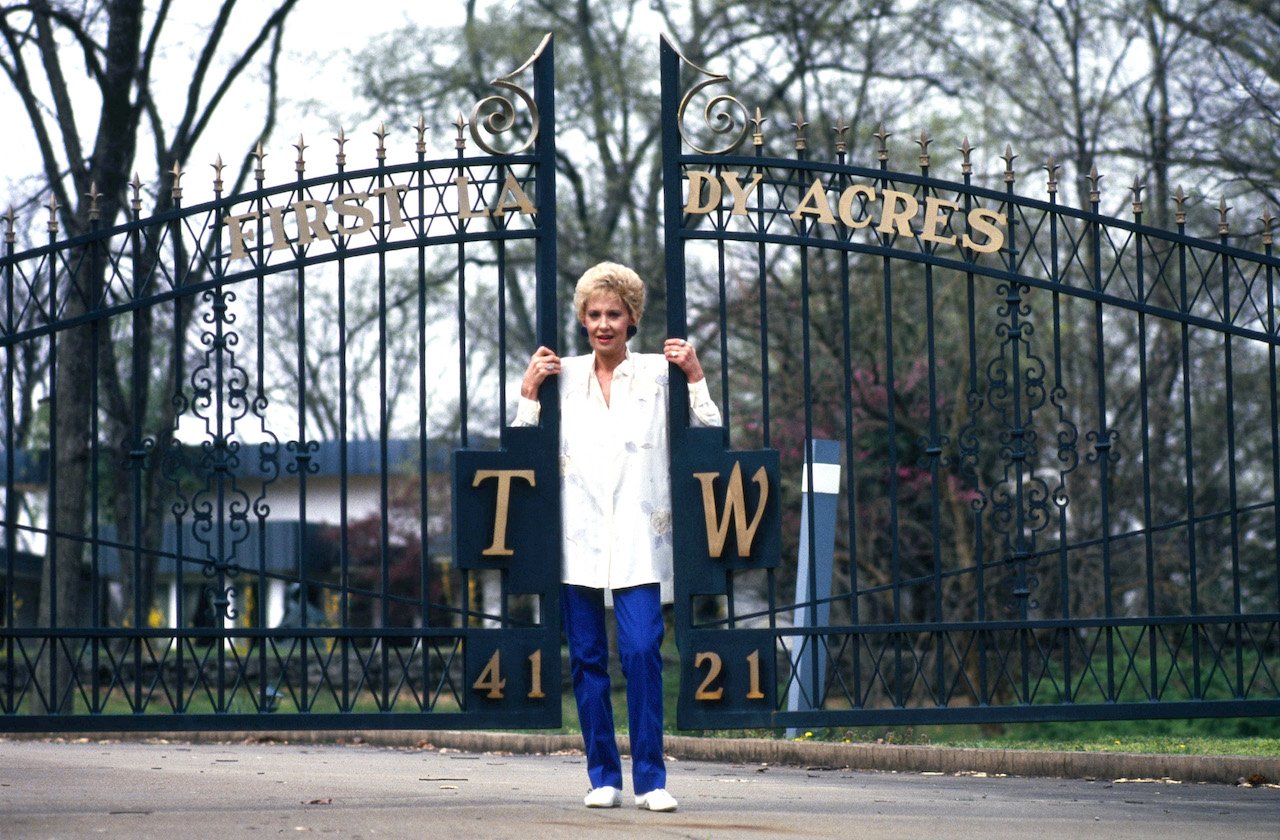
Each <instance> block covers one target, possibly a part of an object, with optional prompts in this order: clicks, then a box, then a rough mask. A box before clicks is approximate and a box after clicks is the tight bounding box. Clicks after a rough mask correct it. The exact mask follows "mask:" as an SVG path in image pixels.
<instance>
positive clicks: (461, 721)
mask: <svg viewBox="0 0 1280 840" xmlns="http://www.w3.org/2000/svg"><path fill="white" fill-rule="evenodd" d="M552 65H553V48H552V44H551V40H550V36H548V38H547V39H545V40H544V41H543V43H542V45H541V46H540V47H539V50H538V52H537V53H535V55H534V57H533V58H531V59H530V60H529V62H527V63H526V64H525V65H524V66H523V67H521V68H520V69H519V70H517V71H515V72H514V73H512V74H511V75H509V76H507V77H504V78H502V79H499V80H497V81H496V82H495V84H496V85H497V86H499V87H500V88H502V94H501V95H496V96H491V97H488V98H487V99H485V100H482V101H481V102H480V103H478V104H477V105H476V106H475V108H474V109H473V110H472V112H471V116H470V120H469V121H467V120H464V119H463V118H462V117H461V116H460V117H459V121H458V125H457V138H456V142H455V144H454V145H455V154H454V155H453V156H446V157H442V158H429V157H428V156H427V146H426V138H425V136H424V135H425V130H426V127H425V126H424V125H423V124H422V122H421V121H419V124H418V127H417V145H416V157H410V158H409V160H408V162H405V163H399V164H397V163H393V162H391V161H389V160H388V154H389V148H388V145H389V144H388V140H389V139H391V144H392V145H394V138H388V132H386V131H385V130H383V129H381V128H379V130H378V131H377V132H375V134H376V137H377V148H376V164H375V165H373V166H371V167H369V168H361V169H348V168H347V146H348V140H347V138H346V137H345V135H344V134H340V135H339V137H337V138H335V139H336V142H337V158H336V171H334V172H333V173H332V174H329V175H323V176H319V177H313V176H311V175H309V173H308V159H307V155H306V154H305V151H306V149H307V148H308V147H307V146H306V144H305V143H304V142H303V140H302V138H299V141H298V143H297V144H296V148H297V151H298V154H297V160H296V163H295V165H294V167H293V168H294V171H295V177H294V179H293V180H291V181H287V182H285V183H282V184H281V185H279V186H269V185H268V182H267V169H268V168H269V167H268V165H267V164H266V162H265V158H266V153H264V152H263V151H262V150H261V148H259V150H258V153H257V161H256V163H257V168H256V170H255V185H254V187H253V189H252V190H251V191H249V192H246V193H242V194H238V195H228V194H226V193H224V184H223V180H222V165H221V162H220V161H219V163H218V164H216V165H215V180H214V184H213V199H212V200H211V201H208V202H205V203H201V204H198V205H196V206H192V207H185V206H183V205H182V186H181V181H180V179H181V177H182V173H181V172H180V171H175V172H174V173H173V182H172V185H171V193H170V198H171V202H170V204H171V207H172V209H170V210H167V211H165V212H162V213H159V214H157V215H154V216H152V217H149V218H144V217H143V216H142V212H141V210H142V204H143V196H142V190H141V184H139V183H138V182H137V180H136V179H135V182H134V187H133V196H132V202H131V208H132V211H131V214H130V217H129V221H128V222H126V223H125V224H122V225H120V226H118V227H113V228H110V229H99V228H98V223H97V222H96V220H93V219H92V218H91V220H90V228H89V229H88V230H86V231H85V232H83V233H79V234H77V235H74V236H71V237H69V238H60V231H59V229H58V222H57V208H56V206H51V207H50V222H49V226H48V230H49V234H48V243H47V244H46V245H44V246H42V247H35V248H32V249H30V250H26V251H23V252H21V253H19V252H17V251H16V247H15V242H16V236H15V223H16V221H15V219H14V218H13V216H12V214H10V216H9V218H8V227H7V233H8V236H7V250H6V253H5V255H4V257H3V260H0V277H3V282H4V302H3V307H4V309H3V323H2V324H0V337H2V338H0V348H2V349H0V352H2V353H3V365H4V371H5V374H4V376H5V390H4V393H5V411H6V415H5V434H6V439H5V440H4V453H5V457H4V462H3V464H2V465H0V473H2V475H0V480H2V481H3V483H4V485H3V486H4V498H5V520H4V542H3V549H4V552H5V553H4V559H3V563H0V567H2V569H0V570H2V571H3V573H4V584H5V589H4V593H5V598H4V606H3V613H4V614H3V618H4V626H3V628H2V629H0V657H3V662H2V663H0V712H2V714H0V730H10V731H15V730H28V731H34V730H63V731H66V730H86V729H191V728H201V729H229V728H253V729H262V728H288V727H307V728H333V727H352V726H359V727H386V728H393V727H439V726H449V727H473V726H499V725H501V726H520V727H544V726H558V725H559V722H560V685H561V677H560V627H559V606H558V593H559V569H558V563H557V562H556V560H555V558H556V557H557V556H558V552H559V508H558V495H557V492H556V486H557V483H558V482H557V471H558V465H557V462H556V459H555V452H556V440H557V437H558V424H557V419H556V414H555V412H554V411H551V412H550V414H549V415H544V421H543V423H542V426H541V427H540V428H535V429H507V428H506V427H505V423H504V422H503V419H502V415H503V407H504V406H505V405H506V404H507V397H508V394H507V375H506V371H505V365H504V364H502V363H496V362H495V361H494V360H495V359H498V360H500V359H505V358H506V355H507V343H508V342H509V341H518V342H520V345H521V346H523V345H525V344H529V345H536V344H537V343H544V344H554V342H555V335H556V323H557V320H556V311H555V304H556V301H555V281H554V277H555V270H554V269H555V175H554V173H555V164H554V158H555V114H554V102H553V72H552ZM530 68H532V70H531V72H532V75H533V86H534V93H533V95H530V94H529V93H528V92H527V91H526V90H525V89H524V88H523V87H521V85H522V84H524V83H525V82H524V80H523V79H521V78H520V77H521V76H522V75H524V74H525V73H526V71H528V70H530ZM468 135H469V137H468ZM499 135H503V136H499ZM510 137H515V140H514V141H509V140H507V139H506V138H510ZM491 144H493V145H491ZM477 146H478V148H476V147H477ZM496 146H504V147H507V148H508V149H509V150H508V151H499V150H498V149H497V148H496ZM513 146H515V148H511V147H513ZM514 304H518V309H519V311H518V312H513V311H512V309H515V308H516V307H515V306H514ZM509 305H512V306H511V308H509ZM495 328H496V329H495ZM509 334H510V336H509ZM513 396H514V395H513ZM24 412H25V413H24ZM24 422H28V423H35V424H37V425H39V426H40V429H38V430H37V432H36V434H35V435H34V439H35V440H36V441H37V442H38V445H36V446H34V447H25V448H24V447H20V446H18V441H19V439H20V438H19V436H18V427H19V425H20V424H22V423H24ZM451 468H452V472H453V476H454V477H453V478H451V477H450V474H451ZM77 477H78V480H76V479H77ZM77 496H82V497H83V504H82V506H81V509H80V510H79V511H77V510H76V509H75V506H74V503H73V502H71V500H73V499H74V498H76V497H77ZM451 497H452V500H451ZM68 504H70V507H67V505H68ZM67 511H70V512H69V513H68V512H67ZM451 523H452V527H451ZM503 526H505V528H504V527H503ZM507 529H509V531H510V532H511V533H513V534H515V533H518V535H519V538H518V539H513V538H511V537H510V536H508V533H507ZM450 534H452V537H451V538H450ZM450 540H452V542H450ZM42 568H43V569H44V570H45V571H44V573H43V580H41V569H42ZM42 592H43V594H42ZM42 598H43V604H42V608H41V610H40V611H39V612H37V610H36V604H37V603H38V602H40V601H41V599H42Z"/></svg>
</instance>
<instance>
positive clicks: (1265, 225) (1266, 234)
mask: <svg viewBox="0 0 1280 840" xmlns="http://www.w3.org/2000/svg"><path fill="white" fill-rule="evenodd" d="M9 212H10V213H12V212H13V208H12V207H11V208H9ZM1258 221H1260V222H1262V244H1263V245H1270V244H1271V243H1272V237H1271V228H1272V226H1273V225H1274V224H1275V219H1273V218H1271V208H1270V207H1263V208H1262V215H1261V216H1259V217H1258Z"/></svg>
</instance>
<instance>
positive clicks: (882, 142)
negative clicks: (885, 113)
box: [871, 122, 893, 160]
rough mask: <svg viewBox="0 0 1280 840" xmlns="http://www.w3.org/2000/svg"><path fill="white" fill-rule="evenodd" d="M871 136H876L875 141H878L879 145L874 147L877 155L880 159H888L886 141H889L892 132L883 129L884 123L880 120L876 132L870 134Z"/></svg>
mask: <svg viewBox="0 0 1280 840" xmlns="http://www.w3.org/2000/svg"><path fill="white" fill-rule="evenodd" d="M871 136H872V137H874V138H876V140H877V141H879V147H878V148H877V149H876V154H877V157H879V159H880V160H888V159H889V145H888V142H889V138H890V137H892V136H893V134H891V133H890V132H888V131H885V130H884V123H883V122H882V123H879V124H878V125H877V126H876V133H875V134H872V135H871Z"/></svg>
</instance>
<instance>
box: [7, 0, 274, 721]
mask: <svg viewBox="0 0 1280 840" xmlns="http://www.w3.org/2000/svg"><path fill="white" fill-rule="evenodd" d="M296 2H297V0H280V2H278V3H274V4H272V5H271V7H270V8H269V9H264V8H263V7H262V6H254V7H253V8H247V7H248V6H249V4H240V3H238V2H237V0H224V2H222V3H221V4H220V5H219V6H218V7H217V9H216V10H215V11H214V13H213V14H212V16H211V19H210V20H209V22H208V24H207V27H206V29H205V33H206V34H205V38H204V41H203V43H200V44H196V45H191V56H192V58H191V63H190V65H189V66H188V67H186V68H185V70H186V72H189V74H190V80H189V82H187V84H186V90H185V95H184V96H182V97H181V98H180V99H179V101H178V107H177V110H176V111H175V112H172V113H171V112H168V111H166V109H165V107H164V106H163V105H162V103H164V102H165V101H166V100H167V99H168V97H167V96H166V95H164V93H163V92H162V86H165V85H168V84H170V81H171V73H172V70H171V69H169V68H162V67H161V63H162V61H161V57H160V54H161V52H162V49H163V48H164V47H165V46H166V45H167V36H168V34H169V28H170V24H171V18H172V17H173V15H174V7H175V5H176V4H175V3H173V2H172V0H164V2H160V3H158V4H156V5H155V7H154V10H150V11H149V10H148V9H147V8H145V7H144V3H143V2H142V0H107V2H92V3H83V4H64V3H53V2H49V0H32V2H29V3H22V4H10V5H8V6H6V7H5V8H4V9H3V10H0V40H3V52H0V68H3V71H4V73H5V76H6V78H7V79H8V80H9V82H10V84H11V85H12V86H13V89H14V91H15V93H16V94H17V96H18V97H19V99H20V100H21V103H22V107H23V113H24V115H25V117H26V121H27V127H28V129H29V135H28V136H29V138H30V142H31V143H32V144H33V145H34V147H35V148H36V149H37V150H38V151H39V155H40V161H41V167H42V170H43V176H44V185H43V189H42V191H45V192H47V194H49V195H51V196H52V199H51V202H52V203H51V206H52V207H53V208H54V213H55V215H56V220H57V221H58V222H59V223H60V225H61V230H62V231H63V233H64V234H65V235H68V236H76V235H80V234H83V233H85V232H87V231H90V230H91V229H103V228H109V227H111V226H112V225H114V224H116V223H117V221H118V220H119V219H120V218H121V216H122V214H123V213H124V212H125V211H126V203H125V202H126V197H127V195H128V182H129V179H130V177H131V176H132V175H133V174H134V170H135V167H136V165H137V164H136V162H135V161H136V157H137V154H138V151H139V147H140V146H141V145H142V144H144V143H147V142H148V141H150V144H151V146H152V149H151V154H150V155H148V157H154V161H155V167H156V172H157V173H158V175H159V174H160V173H170V172H173V171H175V167H177V168H179V169H180V168H181V167H182V166H183V165H184V164H185V163H186V162H187V160H188V156H189V155H190V153H191V151H192V149H193V147H194V146H195V144H196V143H197V142H198V141H199V139H200V138H201V136H202V135H203V134H204V133H205V132H206V130H207V129H208V127H209V125H210V123H211V121H212V120H213V118H214V116H215V114H217V113H219V111H220V110H221V109H222V108H223V106H225V105H226V104H228V101H229V97H230V94H231V92H232V91H233V89H234V88H235V86H236V84H237V83H238V82H240V81H242V80H244V79H245V78H246V76H248V75H249V74H250V73H251V72H255V71H264V75H265V80H266V82H267V84H266V87H265V89H264V93H263V96H262V100H261V108H262V127H261V132H260V135H261V136H263V137H265V136H266V135H267V134H269V133H270V131H271V128H272V127H273V125H274V121H275V111H276V93H277V92H276V72H275V69H276V63H277V61H278V58H279V55H280V44H281V35H282V33H283V31H284V26H285V23H286V21H287V19H288V17H289V15H290V13H291V12H292V11H293V9H294V6H295V5H296ZM238 7H239V8H238ZM245 27H253V28H254V30H255V31H253V34H252V35H251V36H250V37H249V38H247V39H246V40H245V42H244V43H238V42H239V41H240V40H241V39H239V38H234V37H232V36H233V35H235V34H236V33H237V30H239V29H243V28H245ZM80 73H83V74H84V75H85V76H86V77H87V78H88V80H89V83H90V84H89V92H88V93H84V94H82V93H81V92H79V91H76V92H75V94H74V95H73V92H72V88H71V86H70V84H69V83H68V75H69V74H80ZM95 118H96V124H95ZM86 126H92V127H93V134H92V136H85V135H83V134H82V129H83V128H84V127H86ZM247 172H248V168H247V161H246V166H245V167H243V168H242V169H241V174H240V178H239V181H238V182H237V183H243V179H244V177H245V175H246V174H247ZM161 180H162V179H161V178H159V177H157V181H161ZM173 201H174V198H173V194H172V192H171V191H169V190H160V191H159V192H158V193H157V195H156V196H155V205H156V210H157V212H164V211H166V210H168V209H170V208H171V207H172V206H173ZM159 247H160V246H159V245H157V244H155V243H151V242H148V243H147V244H146V245H145V247H144V252H143V254H142V259H141V264H135V265H134V266H133V267H132V268H133V272H134V274H135V276H140V277H146V276H147V275H148V274H149V266H154V265H156V264H157V263H158V262H159V260H160V259H161V254H160V253H159V250H158V249H159ZM174 247H176V248H178V249H179V253H177V254H175V255H173V257H174V260H175V262H177V263H178V264H184V263H183V261H182V258H183V256H184V255H183V254H182V253H181V252H180V251H181V247H182V246H181V244H180V243H177V244H175V246H174ZM72 264H74V265H77V266H78V268H77V269H76V270H75V271H72V272H67V273H65V274H64V275H63V277H62V278H61V282H62V283H63V284H64V288H61V289H58V290H56V291H57V294H58V296H59V299H60V300H63V301H65V302H66V303H65V309H64V310H63V311H62V313H61V317H62V318H65V319H73V318H76V317H78V316H81V315H84V314H86V313H89V312H91V310H92V307H93V306H94V305H96V303H95V302H97V301H100V300H102V295H103V294H104V291H106V285H107V283H108V282H109V278H108V276H107V271H108V268H107V261H105V260H93V259H84V260H77V261H75V262H74V263H72ZM190 311H191V308H190V307H185V308H183V307H178V308H177V310H176V312H177V313H178V314H177V316H176V317H178V318H179V319H181V318H184V317H185V318H189V317H190ZM132 319H133V322H132V325H131V326H132V339H131V346H129V347H127V348H123V347H120V346H119V342H117V341H115V340H113V337H112V336H111V334H110V333H111V331H110V330H109V329H101V328H99V327H95V326H94V325H93V324H92V323H90V324H87V325H84V326H77V327H74V328H72V329H67V330H64V331H61V332H59V333H57V336H56V339H55V340H54V342H53V352H52V354H51V355H52V360H51V370H52V371H53V373H54V375H55V377H56V386H55V387H54V389H53V394H52V397H53V400H54V401H55V404H56V406H57V411H56V416H55V417H54V420H53V422H54V428H53V435H54V437H55V439H56V444H55V446H54V452H53V459H52V460H53V462H52V464H51V465H50V469H51V470H53V472H54V474H56V476H57V481H58V492H57V494H56V498H54V499H53V510H52V512H51V515H50V531H51V534H54V535H57V538H54V539H50V540H49V556H50V557H51V558H56V563H55V562H53V561H50V562H46V564H45V566H46V571H45V581H46V585H45V586H43V587H42V595H41V617H40V621H41V624H42V626H54V624H55V622H57V621H58V617H57V616H55V615H54V614H53V611H52V609H51V605H52V604H54V603H56V604H57V613H58V616H62V617H63V620H64V621H65V620H66V617H68V616H75V615H76V612H77V597H78V589H79V582H80V572H81V563H82V557H83V542H82V541H81V540H79V539H75V538H74V537H75V536H76V535H79V534H82V533H83V532H84V523H85V517H86V508H87V494H88V479H89V461H90V453H91V451H92V447H91V445H90V441H89V440H88V431H89V429H90V428H91V424H90V414H91V412H93V411H94V410H95V407H94V406H93V405H92V403H91V397H90V395H91V393H92V392H93V388H92V385H93V382H92V379H93V378H94V373H95V368H96V372H97V376H98V377H99V378H100V385H101V388H102V392H103V394H104V398H103V403H104V409H105V415H106V418H107V426H108V430H107V433H108V434H109V435H110V437H111V438H112V439H113V442H114V443H115V444H116V445H120V446H125V447H130V448H132V449H134V451H137V450H138V449H139V447H140V446H141V445H142V444H144V443H145V444H147V445H148V446H150V448H151V449H152V450H153V451H164V449H165V447H166V446H167V444H168V442H169V440H170V439H171V436H172V433H173V426H174V424H173V422H171V421H170V422H163V421H162V422H159V423H145V424H144V418H143V417H141V416H139V413H140V412H144V413H145V412H154V411H157V410H158V411H160V412H161V413H163V412H165V411H172V407H166V404H165V401H164V400H163V399H162V398H160V396H159V394H163V393H172V389H171V388H170V389H169V390H168V391H165V390H164V389H163V388H157V389H155V390H153V386H155V385H156V384H157V383H161V384H163V383H169V384H170V385H171V384H172V381H173V378H174V375H175V374H174V371H175V370H176V369H177V368H178V365H179V363H180V362H179V360H180V358H181V354H182V352H183V348H182V346H181V342H178V341H171V342H168V343H166V342H165V341H164V339H163V338H159V337H158V336H159V335H160V334H161V333H163V334H167V335H179V336H180V335H182V334H183V333H184V329H183V325H182V324H177V325H173V326H174V328H173V329H168V328H167V327H168V326H169V325H166V328H165V329H163V330H161V329H159V328H158V326H157V325H156V324H155V323H153V321H152V313H151V312H150V310H149V309H147V308H143V309H139V310H137V311H135V312H134V314H133V315H132ZM94 354H97V359H98V363H97V364H96V365H91V364H86V363H85V360H86V359H91V358H94ZM157 391H158V392H159V394H158V393H157ZM148 427H150V428H157V429H159V431H158V432H156V433H155V435H153V436H151V437H150V438H149V439H148V440H146V441H142V440H134V439H133V438H135V437H137V431H136V430H138V429H142V428H148ZM157 460H158V459H155V458H152V459H149V460H147V461H143V462H142V463H141V464H140V465H139V466H138V467H137V468H135V469H134V470H132V471H131V470H123V469H121V470H117V471H116V476H115V478H114V481H115V483H116V487H115V491H116V492H115V493H114V494H113V495H114V499H115V505H114V518H115V520H116V523H117V525H118V526H119V527H122V528H123V527H124V525H125V523H130V522H133V521H135V519H138V520H140V521H141V522H142V523H143V530H144V532H145V537H144V539H145V540H146V541H147V543H148V544H150V545H158V542H159V529H160V524H159V523H160V517H159V516H158V515H157V514H158V510H159V506H160V504H161V501H160V494H159V492H158V489H157V486H156V485H157V480H158V479H157V476H158V464H157ZM134 482H137V483H139V484H141V485H142V486H143V488H144V492H143V493H142V498H143V503H142V504H143V508H144V509H143V510H142V511H135V510H134V509H133V502H132V499H133V498H134V494H133V493H131V492H120V491H121V488H122V486H123V487H129V486H132V484H133V483H134ZM64 537H72V538H70V539H64ZM153 564H154V560H151V561H149V564H144V568H142V569H133V570H131V574H132V573H137V574H141V575H142V577H143V580H142V581H141V582H140V583H139V586H137V587H135V585H134V581H133V580H132V578H130V579H128V580H126V581H124V583H125V586H124V591H125V593H126V598H127V599H129V600H130V602H131V603H130V606H131V609H128V610H127V611H126V616H125V620H126V622H128V623H137V622H139V621H140V620H145V619H143V617H144V616H145V609H146V608H147V607H148V606H149V604H150V601H151V587H152V585H153V583H152V581H151V580H150V577H151V575H150V574H149V572H148V567H149V565H153ZM55 566H56V568H55ZM50 581H56V591H55V588H54V586H51V585H49V582H50ZM135 590H137V591H140V593H141V597H139V598H138V599H136V601H134V599H133V598H132V595H133V592H134V591H135ZM47 701H48V702H49V703H50V705H51V706H53V707H57V706H58V705H59V703H60V702H61V701H59V700H58V699H57V698H47Z"/></svg>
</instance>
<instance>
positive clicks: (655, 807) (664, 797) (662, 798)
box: [636, 788, 677, 811]
mask: <svg viewBox="0 0 1280 840" xmlns="http://www.w3.org/2000/svg"><path fill="white" fill-rule="evenodd" d="M676 805H677V803H676V798H675V797H674V796H672V795H671V794H669V793H667V791H666V788H658V789H657V790H651V791H649V792H648V793H646V794H643V795H641V796H637V797H636V807H637V808H645V809H647V810H650V811H674V810H675V809H676Z"/></svg>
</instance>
